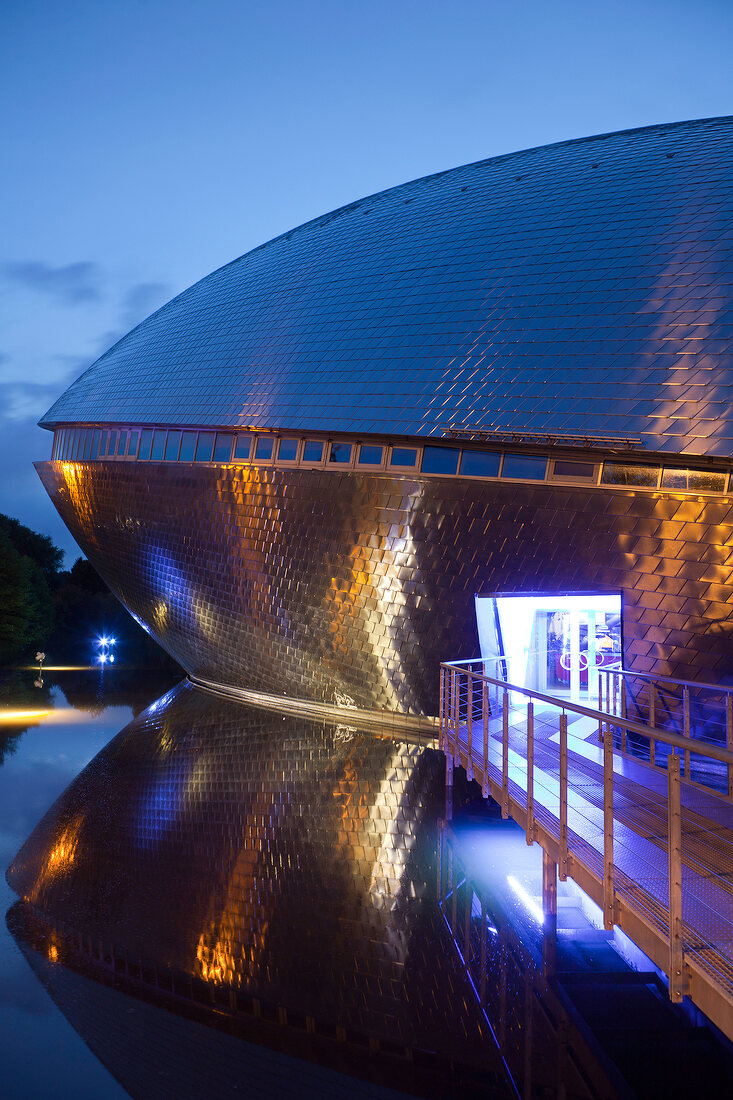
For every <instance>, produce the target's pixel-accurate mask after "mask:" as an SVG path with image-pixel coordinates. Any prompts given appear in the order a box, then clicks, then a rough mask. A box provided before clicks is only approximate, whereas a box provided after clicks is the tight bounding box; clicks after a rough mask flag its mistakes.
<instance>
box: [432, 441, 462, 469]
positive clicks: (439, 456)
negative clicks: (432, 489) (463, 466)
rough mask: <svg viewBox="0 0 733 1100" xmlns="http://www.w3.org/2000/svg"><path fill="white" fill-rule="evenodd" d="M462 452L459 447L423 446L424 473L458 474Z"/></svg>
mask: <svg viewBox="0 0 733 1100" xmlns="http://www.w3.org/2000/svg"><path fill="white" fill-rule="evenodd" d="M460 457H461V452H460V451H459V450H458V448H457V447H423V452H422V472H423V473H424V474H457V473H458V459H459V458H460Z"/></svg>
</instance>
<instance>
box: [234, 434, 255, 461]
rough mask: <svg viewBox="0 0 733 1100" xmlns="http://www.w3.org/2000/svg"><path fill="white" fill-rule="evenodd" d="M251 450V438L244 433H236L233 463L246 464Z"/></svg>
mask: <svg viewBox="0 0 733 1100" xmlns="http://www.w3.org/2000/svg"><path fill="white" fill-rule="evenodd" d="M251 450H252V437H251V436H249V435H247V433H246V432H238V433H237V435H236V437H235V440H234V461H235V462H248V461H249V453H250V451H251Z"/></svg>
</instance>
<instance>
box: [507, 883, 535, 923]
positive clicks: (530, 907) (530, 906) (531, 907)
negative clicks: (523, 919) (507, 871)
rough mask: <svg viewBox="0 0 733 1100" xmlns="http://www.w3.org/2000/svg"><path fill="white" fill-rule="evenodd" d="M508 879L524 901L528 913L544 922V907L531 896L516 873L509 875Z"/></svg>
mask: <svg viewBox="0 0 733 1100" xmlns="http://www.w3.org/2000/svg"><path fill="white" fill-rule="evenodd" d="M506 880H507V882H508V883H509V885H510V886H511V888H512V890H513V891H514V893H515V894H516V895H517V897H518V898H519V900H520V901H521V902H522V904H523V905H524V907H525V909H526V910H527V911H528V913H529V914H530V915H531V916H533V917H534V919H535V920H536V921H537V923H538V924H544V923H545V914H544V913H543V912H542V909H541V908H540V906H539V905H538V904H537V902H536V901H535V900H534V898H531V897H530V896H529V894H528V893H527V891H526V890H525V889H524V887H523V886H522V884H521V882H519V880H518V879H516V878H515V877H514V875H507V878H506Z"/></svg>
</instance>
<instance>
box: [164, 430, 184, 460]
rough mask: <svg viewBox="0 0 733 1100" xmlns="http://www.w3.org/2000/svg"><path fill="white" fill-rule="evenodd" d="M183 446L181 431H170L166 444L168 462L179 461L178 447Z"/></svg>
mask: <svg viewBox="0 0 733 1100" xmlns="http://www.w3.org/2000/svg"><path fill="white" fill-rule="evenodd" d="M180 446H181V433H180V432H168V439H167V440H166V444H165V455H164V457H165V460H166V462H177V461H178V449H179V447H180Z"/></svg>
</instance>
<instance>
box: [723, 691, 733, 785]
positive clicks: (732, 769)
mask: <svg viewBox="0 0 733 1100" xmlns="http://www.w3.org/2000/svg"><path fill="white" fill-rule="evenodd" d="M725 730H726V736H725V743H726V747H727V749H728V752H733V695H731V694H730V692H728V693H727V694H726V696H725ZM726 770H727V772H728V797H729V798H733V766H732V765H731V764H730V763H728V764H726Z"/></svg>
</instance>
